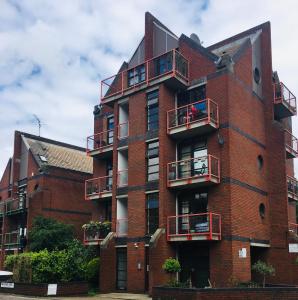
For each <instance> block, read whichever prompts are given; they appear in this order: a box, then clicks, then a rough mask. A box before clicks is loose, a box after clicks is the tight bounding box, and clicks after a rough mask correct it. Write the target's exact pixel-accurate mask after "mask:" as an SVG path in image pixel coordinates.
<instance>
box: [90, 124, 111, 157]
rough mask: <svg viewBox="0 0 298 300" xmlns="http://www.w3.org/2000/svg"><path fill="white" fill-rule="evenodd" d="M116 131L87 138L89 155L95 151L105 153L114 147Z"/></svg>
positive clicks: (104, 132) (107, 131)
mask: <svg viewBox="0 0 298 300" xmlns="http://www.w3.org/2000/svg"><path fill="white" fill-rule="evenodd" d="M113 140H114V129H111V130H106V131H102V132H100V133H96V134H94V135H91V136H88V137H87V148H86V149H87V153H90V151H93V150H100V151H104V149H105V148H107V147H110V146H112V145H113Z"/></svg>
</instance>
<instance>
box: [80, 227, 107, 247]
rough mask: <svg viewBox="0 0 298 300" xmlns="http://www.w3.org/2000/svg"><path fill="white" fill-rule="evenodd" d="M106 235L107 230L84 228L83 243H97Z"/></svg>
mask: <svg viewBox="0 0 298 300" xmlns="http://www.w3.org/2000/svg"><path fill="white" fill-rule="evenodd" d="M107 235H108V232H106V231H102V230H97V231H90V230H88V229H84V244H85V245H99V244H100V242H101V241H103V240H104V239H105V237H106V236H107Z"/></svg>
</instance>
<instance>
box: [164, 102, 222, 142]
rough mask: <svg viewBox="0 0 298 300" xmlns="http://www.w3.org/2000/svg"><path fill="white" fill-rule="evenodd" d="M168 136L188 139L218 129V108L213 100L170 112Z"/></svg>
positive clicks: (168, 116)
mask: <svg viewBox="0 0 298 300" xmlns="http://www.w3.org/2000/svg"><path fill="white" fill-rule="evenodd" d="M167 123H168V134H169V135H171V136H173V137H175V138H180V137H183V138H187V137H191V136H194V135H200V134H206V133H209V132H211V131H213V130H216V129H218V106H217V104H216V103H215V102H214V101H212V100H211V99H205V100H201V101H198V102H195V103H192V104H189V105H185V106H181V107H178V108H175V109H172V110H170V111H168V115H167Z"/></svg>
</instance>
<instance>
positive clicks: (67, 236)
mask: <svg viewBox="0 0 298 300" xmlns="http://www.w3.org/2000/svg"><path fill="white" fill-rule="evenodd" d="M73 238H74V228H73V225H68V224H64V223H61V222H58V221H56V220H54V219H51V218H44V217H42V216H38V217H36V218H35V219H34V220H33V225H32V229H31V231H30V232H29V241H30V250H31V251H40V250H43V249H48V250H49V251H52V250H56V249H58V250H63V249H66V248H67V244H68V243H69V242H70V241H72V240H73Z"/></svg>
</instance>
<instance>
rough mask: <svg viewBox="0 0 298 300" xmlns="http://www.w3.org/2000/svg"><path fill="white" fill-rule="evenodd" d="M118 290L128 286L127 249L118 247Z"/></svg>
mask: <svg viewBox="0 0 298 300" xmlns="http://www.w3.org/2000/svg"><path fill="white" fill-rule="evenodd" d="M116 273H117V274H116V275H117V278H116V288H117V290H126V287H127V249H126V248H118V249H117V272H116Z"/></svg>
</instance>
